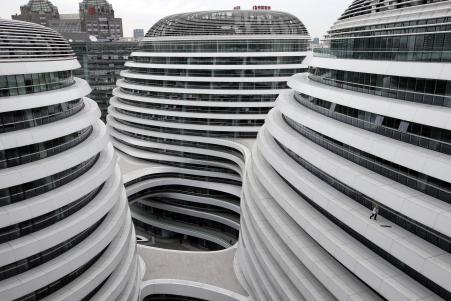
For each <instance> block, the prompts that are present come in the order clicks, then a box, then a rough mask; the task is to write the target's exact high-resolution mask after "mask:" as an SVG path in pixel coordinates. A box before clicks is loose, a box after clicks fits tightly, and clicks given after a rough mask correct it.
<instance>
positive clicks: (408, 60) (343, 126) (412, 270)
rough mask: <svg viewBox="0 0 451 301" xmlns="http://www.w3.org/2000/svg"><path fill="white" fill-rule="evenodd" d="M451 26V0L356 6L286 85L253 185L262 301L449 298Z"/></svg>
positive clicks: (250, 217)
mask: <svg viewBox="0 0 451 301" xmlns="http://www.w3.org/2000/svg"><path fill="white" fill-rule="evenodd" d="M450 28H451V1H403V0H401V1H369V0H365V1H363V0H357V1H354V2H353V3H352V4H351V6H350V7H349V8H348V9H347V10H346V11H345V13H344V14H343V15H342V16H341V17H340V19H339V20H338V21H337V22H336V23H335V24H334V25H333V26H332V28H331V30H330V31H329V33H328V37H327V40H328V42H329V43H330V49H318V50H316V51H315V54H314V57H313V58H312V60H311V62H310V67H309V72H308V74H298V75H296V76H294V77H292V78H291V79H290V80H289V81H288V85H289V86H290V87H291V88H292V90H291V91H289V92H283V93H282V94H281V95H280V96H279V98H278V100H277V107H276V108H275V109H274V110H272V111H271V112H270V113H269V115H268V118H267V120H266V123H265V125H264V126H263V128H262V130H261V131H260V133H259V136H258V139H257V143H256V146H255V148H254V151H253V153H252V162H250V164H249V168H248V169H247V172H246V179H245V181H244V184H243V192H244V193H243V194H244V199H242V201H241V214H242V215H241V233H240V241H239V245H238V251H237V254H238V255H237V257H236V267H237V271H238V272H239V275H240V278H241V279H242V280H243V285H244V286H245V287H246V288H247V289H248V292H249V294H250V295H251V296H252V299H253V300H284V301H287V300H296V301H298V300H451V293H450V292H451V281H450V279H451V255H450V251H451V239H450V236H451V156H450V155H451V29H450ZM375 207H376V208H378V210H379V216H378V217H377V220H374V219H370V216H371V212H372V209H373V208H375Z"/></svg>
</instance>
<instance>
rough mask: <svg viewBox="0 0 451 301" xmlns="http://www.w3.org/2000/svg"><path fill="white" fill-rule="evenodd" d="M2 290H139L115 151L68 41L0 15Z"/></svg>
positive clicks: (47, 293)
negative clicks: (79, 75) (76, 73)
mask: <svg viewBox="0 0 451 301" xmlns="http://www.w3.org/2000/svg"><path fill="white" fill-rule="evenodd" d="M0 47H1V48H2V49H3V51H2V52H1V54H0V103H1V105H0V299H1V300H5V301H7V300H38V299H39V300H41V299H43V298H46V299H51V300H55V298H56V299H58V300H88V299H90V298H91V299H92V300H127V299H130V300H136V299H137V297H138V293H139V292H138V289H139V288H138V284H139V279H138V266H137V256H136V250H135V249H136V243H135V238H134V237H135V235H134V229H133V225H132V222H131V218H130V212H129V209H128V206H127V201H126V196H125V190H124V188H123V185H122V182H121V174H120V170H119V167H118V166H117V164H116V156H115V154H114V149H113V146H112V145H111V143H109V140H108V135H107V131H106V127H105V125H104V124H103V123H102V122H101V121H100V120H99V117H100V111H99V109H98V107H97V105H96V103H95V102H94V101H92V100H90V99H88V98H85V97H84V96H85V95H87V94H89V92H90V88H89V85H88V84H87V83H86V82H85V81H84V80H80V79H78V78H74V77H73V75H72V72H73V70H74V69H77V68H79V67H80V65H79V63H78V62H77V60H76V58H75V55H74V53H73V51H72V49H71V48H70V46H69V44H68V43H67V42H66V41H65V40H64V39H63V38H62V37H61V36H60V35H59V34H58V33H56V32H55V31H53V30H52V29H49V28H46V27H44V26H41V25H37V24H34V23H27V22H22V21H9V20H3V19H0Z"/></svg>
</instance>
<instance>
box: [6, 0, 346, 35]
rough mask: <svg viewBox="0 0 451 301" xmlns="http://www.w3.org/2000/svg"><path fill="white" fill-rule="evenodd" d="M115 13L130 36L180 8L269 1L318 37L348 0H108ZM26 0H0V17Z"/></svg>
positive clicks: (72, 3)
mask: <svg viewBox="0 0 451 301" xmlns="http://www.w3.org/2000/svg"><path fill="white" fill-rule="evenodd" d="M80 1H81V0H51V2H52V3H53V4H55V5H56V6H57V7H58V10H59V12H60V13H61V14H70V13H77V12H78V3H79V2H80ZM109 2H110V3H111V4H112V5H113V8H114V11H115V15H116V17H120V18H122V23H123V26H124V36H132V35H133V29H134V28H143V29H144V31H147V30H148V29H149V28H150V27H151V26H152V25H153V24H154V23H155V22H157V21H158V20H159V19H161V18H163V17H165V16H167V15H171V14H175V13H182V12H190V11H200V10H212V9H214V10H216V9H232V8H233V7H234V6H236V5H240V6H241V9H251V8H252V6H253V5H270V6H271V8H272V9H273V10H280V11H285V12H289V13H291V14H293V15H295V16H296V17H298V18H299V19H300V20H301V21H302V22H303V23H304V24H305V26H306V27H307V29H308V31H309V32H310V35H311V36H312V37H322V36H323V35H324V34H325V33H326V31H327V30H328V29H329V27H330V26H331V25H332V24H333V23H334V22H335V20H336V19H337V18H338V16H339V15H341V13H342V12H343V11H344V10H345V9H346V7H347V6H348V5H349V4H351V2H352V0H261V1H258V0H109ZM26 3H28V0H0V4H1V8H0V17H2V18H7V19H10V18H11V15H12V14H15V13H19V12H20V5H23V4H26Z"/></svg>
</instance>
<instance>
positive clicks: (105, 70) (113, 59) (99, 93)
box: [70, 41, 137, 121]
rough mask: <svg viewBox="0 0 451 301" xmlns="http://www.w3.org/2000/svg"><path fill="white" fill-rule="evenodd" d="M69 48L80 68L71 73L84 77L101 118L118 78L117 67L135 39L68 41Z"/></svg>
mask: <svg viewBox="0 0 451 301" xmlns="http://www.w3.org/2000/svg"><path fill="white" fill-rule="evenodd" d="M70 44H71V47H72V48H73V49H74V51H75V54H76V55H77V58H78V61H79V62H80V64H81V68H80V69H77V70H75V75H76V76H78V77H80V78H83V79H85V80H87V81H88V82H89V85H90V86H91V88H92V92H91V94H90V95H89V97H91V98H92V99H94V100H95V101H96V102H97V104H98V105H99V107H100V110H101V112H102V120H103V121H105V118H106V114H107V108H108V106H109V100H110V98H111V97H112V95H113V94H112V91H113V89H114V88H115V87H116V81H117V80H118V79H119V78H120V72H121V70H124V69H125V66H124V64H125V62H126V61H127V60H128V59H129V56H130V53H131V52H132V51H133V50H134V49H135V48H136V46H137V42H121V41H114V42H72V43H70Z"/></svg>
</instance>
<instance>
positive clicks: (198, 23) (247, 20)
mask: <svg viewBox="0 0 451 301" xmlns="http://www.w3.org/2000/svg"><path fill="white" fill-rule="evenodd" d="M271 34H285V35H308V32H307V29H306V28H305V26H304V24H302V22H301V21H300V20H299V19H298V18H296V17H295V16H293V15H291V14H288V13H284V12H279V11H259V10H224V11H202V12H190V13H183V14H176V15H171V16H168V17H165V18H163V19H161V20H160V21H158V22H157V23H155V25H154V26H152V28H150V30H149V31H148V32H147V34H146V37H162V36H199V35H271Z"/></svg>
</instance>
